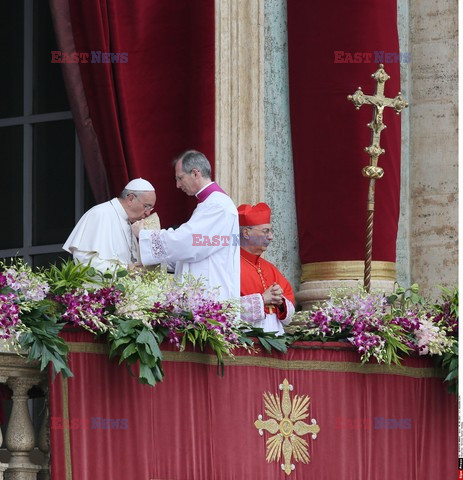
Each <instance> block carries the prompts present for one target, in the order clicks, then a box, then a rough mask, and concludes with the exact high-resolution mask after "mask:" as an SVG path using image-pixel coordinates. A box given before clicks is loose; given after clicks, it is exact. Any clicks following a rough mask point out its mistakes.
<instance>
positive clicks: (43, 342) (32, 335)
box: [19, 305, 73, 378]
mask: <svg viewBox="0 0 463 480" xmlns="http://www.w3.org/2000/svg"><path fill="white" fill-rule="evenodd" d="M22 323H23V331H22V332H21V334H20V335H19V345H20V347H21V348H22V349H24V350H28V357H27V358H28V360H29V361H38V362H40V370H44V369H45V368H46V367H47V365H48V363H51V365H52V367H53V372H54V373H55V374H58V373H62V374H63V376H64V377H65V378H67V377H72V376H73V375H72V372H71V370H70V369H69V367H68V364H67V354H68V350H69V349H68V346H67V344H66V342H65V341H64V340H63V339H62V338H60V337H59V336H58V335H59V332H60V331H61V329H62V328H63V327H64V323H57V321H56V318H55V317H53V316H51V317H50V316H48V315H47V306H46V305H45V306H44V307H39V308H37V309H34V310H33V311H32V312H29V313H28V315H27V316H26V317H24V318H23V319H22Z"/></svg>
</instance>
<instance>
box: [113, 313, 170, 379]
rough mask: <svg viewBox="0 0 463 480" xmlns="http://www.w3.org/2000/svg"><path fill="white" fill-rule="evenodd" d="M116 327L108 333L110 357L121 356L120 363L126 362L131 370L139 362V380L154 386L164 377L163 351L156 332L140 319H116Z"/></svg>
mask: <svg viewBox="0 0 463 480" xmlns="http://www.w3.org/2000/svg"><path fill="white" fill-rule="evenodd" d="M114 324H115V327H116V328H115V329H111V330H110V331H109V333H108V344H109V346H110V350H109V357H110V358H113V357H115V356H119V364H121V363H122V362H124V363H125V364H126V365H127V367H128V369H129V371H131V368H130V367H131V366H132V365H134V364H135V363H139V375H138V380H139V381H140V383H143V384H146V385H151V386H154V385H156V383H158V382H161V381H162V379H163V377H164V372H163V370H162V364H161V361H162V353H161V350H160V348H159V337H158V335H157V334H156V332H155V331H154V330H153V329H152V328H149V327H147V326H146V325H145V324H144V323H143V322H140V321H139V320H126V319H116V320H115V321H114Z"/></svg>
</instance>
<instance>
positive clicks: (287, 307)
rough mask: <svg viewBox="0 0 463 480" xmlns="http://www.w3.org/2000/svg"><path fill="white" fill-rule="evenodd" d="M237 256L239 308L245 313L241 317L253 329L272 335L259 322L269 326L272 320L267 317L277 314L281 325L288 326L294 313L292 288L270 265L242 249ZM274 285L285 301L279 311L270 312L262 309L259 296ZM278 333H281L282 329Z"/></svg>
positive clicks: (274, 309)
mask: <svg viewBox="0 0 463 480" xmlns="http://www.w3.org/2000/svg"><path fill="white" fill-rule="evenodd" d="M240 256H241V289H240V290H241V291H240V295H241V303H242V306H243V308H244V309H245V313H244V314H243V315H242V318H243V320H246V321H250V322H252V323H255V324H256V326H259V327H263V328H264V330H267V331H273V330H274V329H273V328H272V329H271V330H269V329H267V328H265V326H264V324H262V323H260V322H264V321H265V320H266V321H267V322H268V321H270V320H271V318H269V317H271V316H274V315H275V314H276V317H277V318H278V320H279V321H280V322H281V323H283V324H288V323H289V322H290V321H291V317H292V314H293V313H294V292H293V289H292V287H291V284H290V283H289V282H288V280H286V278H285V277H284V275H282V274H281V272H280V271H279V270H278V269H277V268H276V267H275V266H274V265H273V264H272V263H270V262H268V261H267V260H265V259H263V258H262V257H260V256H258V255H253V254H252V253H249V252H247V251H246V250H243V249H241V250H240ZM259 272H260V273H259ZM274 283H277V284H278V285H280V287H281V288H282V289H283V296H284V297H285V301H284V302H283V305H282V307H281V308H277V307H274V308H272V309H271V308H269V307H268V306H265V308H264V305H263V300H262V294H263V293H264V291H265V290H267V288H269V287H271V286H272V285H273V284H274ZM243 297H244V298H243ZM271 310H272V311H271ZM265 317H266V318H265ZM257 322H259V323H257ZM279 331H280V333H282V327H280V329H279Z"/></svg>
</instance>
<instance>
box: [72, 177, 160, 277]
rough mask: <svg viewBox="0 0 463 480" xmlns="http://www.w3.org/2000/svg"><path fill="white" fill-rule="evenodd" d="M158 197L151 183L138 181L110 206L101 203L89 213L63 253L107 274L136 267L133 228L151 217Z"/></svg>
mask: <svg viewBox="0 0 463 480" xmlns="http://www.w3.org/2000/svg"><path fill="white" fill-rule="evenodd" d="M155 203H156V193H155V191H154V187H153V185H151V183H150V182H148V181H146V180H144V179H142V178H137V179H135V180H132V181H130V182H129V183H128V184H127V185H126V186H125V188H124V190H123V191H122V193H121V194H120V196H119V198H113V199H112V200H110V201H109V202H104V203H100V204H99V205H96V206H94V207H93V208H91V209H90V210H89V211H88V212H86V213H85V214H84V215H83V216H82V218H81V219H80V220H79V222H78V223H77V225H76V226H75V227H74V230H73V231H72V233H71V235H69V238H68V239H67V240H66V243H65V244H64V245H63V249H64V250H66V251H67V252H70V253H72V255H73V257H74V261H79V262H81V263H85V264H89V263H91V266H92V267H94V268H96V269H98V270H100V271H102V272H105V271H106V270H108V269H110V270H114V269H116V268H128V267H129V266H131V265H133V264H135V263H137V262H138V261H139V258H138V245H137V239H136V238H135V236H134V235H133V233H132V229H131V224H132V223H134V222H136V221H138V220H141V219H144V218H146V217H147V216H148V215H150V213H151V211H152V210H153V208H154V204H155Z"/></svg>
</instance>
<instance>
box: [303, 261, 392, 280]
mask: <svg viewBox="0 0 463 480" xmlns="http://www.w3.org/2000/svg"><path fill="white" fill-rule="evenodd" d="M363 274H364V262H363V260H344V261H336V262H314V263H304V264H303V265H302V271H301V281H302V282H313V281H317V280H363ZM371 278H372V279H373V280H392V281H393V282H395V280H396V264H395V263H394V262H383V261H378V260H375V261H373V262H371Z"/></svg>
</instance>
